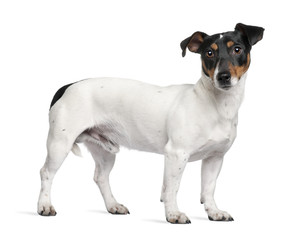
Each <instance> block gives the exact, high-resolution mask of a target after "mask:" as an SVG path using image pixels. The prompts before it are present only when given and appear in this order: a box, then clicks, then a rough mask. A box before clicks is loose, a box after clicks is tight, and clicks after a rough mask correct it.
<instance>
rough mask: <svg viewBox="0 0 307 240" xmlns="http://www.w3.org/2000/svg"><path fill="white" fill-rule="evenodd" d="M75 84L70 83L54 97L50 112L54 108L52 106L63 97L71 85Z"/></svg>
mask: <svg viewBox="0 0 307 240" xmlns="http://www.w3.org/2000/svg"><path fill="white" fill-rule="evenodd" d="M73 84H74V83H70V84H67V85H65V86H63V87H61V88H60V89H59V90H58V91H57V92H56V93H55V94H54V96H53V99H52V101H51V104H50V108H49V110H50V109H51V108H52V106H53V105H54V104H55V103H56V102H57V101H58V100H59V99H60V98H61V97H62V96H63V94H64V93H65V91H66V89H67V88H68V87H70V86H71V85H73Z"/></svg>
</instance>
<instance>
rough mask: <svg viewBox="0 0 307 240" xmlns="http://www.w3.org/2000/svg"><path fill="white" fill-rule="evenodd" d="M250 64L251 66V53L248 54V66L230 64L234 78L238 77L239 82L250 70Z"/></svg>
mask: <svg viewBox="0 0 307 240" xmlns="http://www.w3.org/2000/svg"><path fill="white" fill-rule="evenodd" d="M249 64H250V55H249V53H248V54H247V61H246V64H244V65H242V66H234V65H232V64H231V63H230V62H229V63H228V66H229V71H230V74H231V76H232V77H237V78H238V80H240V78H241V77H242V75H243V74H244V73H246V71H247V70H248V68H249Z"/></svg>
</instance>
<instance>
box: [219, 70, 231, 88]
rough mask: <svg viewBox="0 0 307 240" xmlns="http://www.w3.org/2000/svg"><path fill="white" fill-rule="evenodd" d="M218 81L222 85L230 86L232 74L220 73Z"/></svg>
mask: <svg viewBox="0 0 307 240" xmlns="http://www.w3.org/2000/svg"><path fill="white" fill-rule="evenodd" d="M217 80H218V81H219V82H220V83H221V84H222V85H229V84H230V80H231V74H230V72H220V73H218V74H217Z"/></svg>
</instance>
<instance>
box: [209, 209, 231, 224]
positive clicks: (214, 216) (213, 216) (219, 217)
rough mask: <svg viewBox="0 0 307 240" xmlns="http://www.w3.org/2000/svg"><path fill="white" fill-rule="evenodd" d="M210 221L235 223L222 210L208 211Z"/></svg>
mask: <svg viewBox="0 0 307 240" xmlns="http://www.w3.org/2000/svg"><path fill="white" fill-rule="evenodd" d="M207 213H208V218H209V220H210V221H226V222H227V221H228V222H229V221H233V220H234V219H233V218H232V217H231V216H230V214H229V213H227V212H224V211H220V210H207Z"/></svg>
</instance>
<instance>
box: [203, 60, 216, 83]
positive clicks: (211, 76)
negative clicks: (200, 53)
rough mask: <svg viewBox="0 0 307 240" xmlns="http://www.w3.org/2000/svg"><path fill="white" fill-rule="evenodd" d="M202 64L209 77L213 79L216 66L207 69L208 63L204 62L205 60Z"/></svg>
mask: <svg viewBox="0 0 307 240" xmlns="http://www.w3.org/2000/svg"><path fill="white" fill-rule="evenodd" d="M202 65H203V68H204V70H205V71H206V73H207V74H208V75H209V77H210V78H211V79H213V75H214V70H215V69H214V68H212V69H207V67H206V64H205V63H204V61H202Z"/></svg>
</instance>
